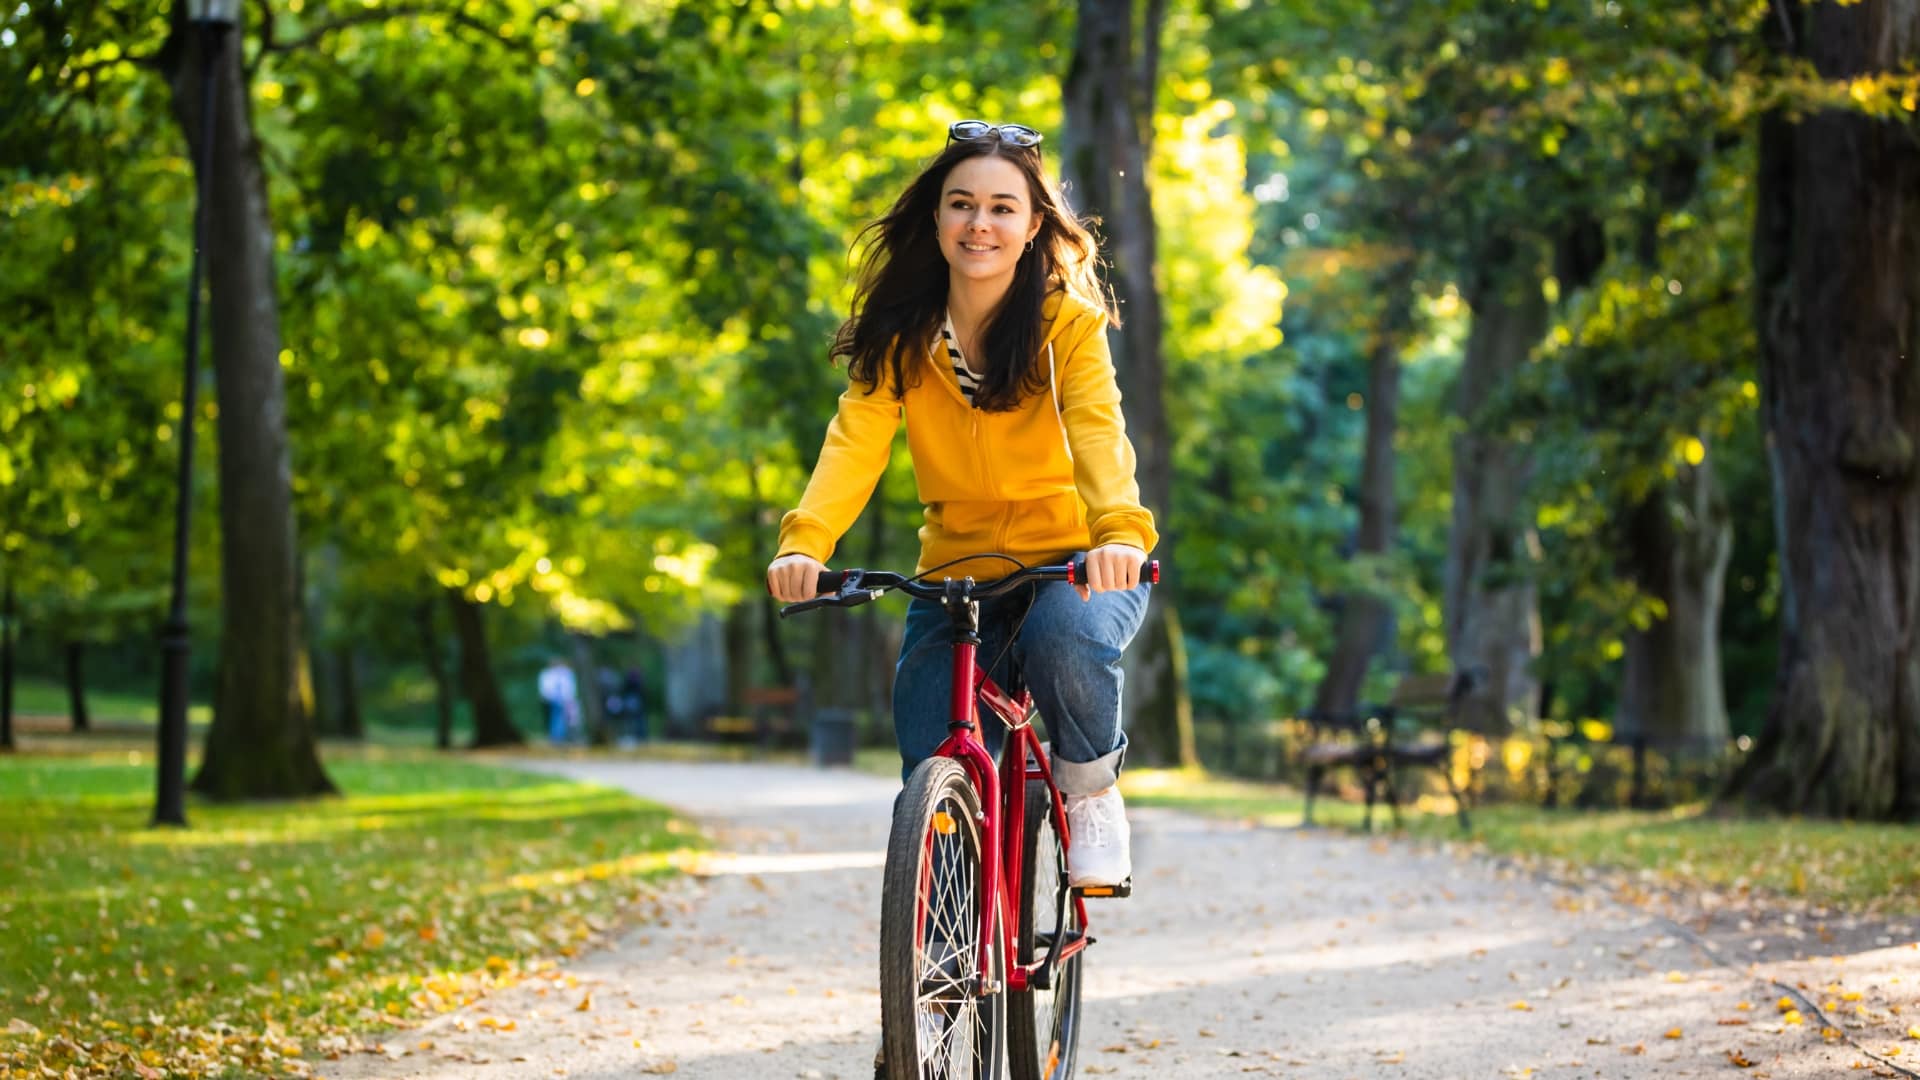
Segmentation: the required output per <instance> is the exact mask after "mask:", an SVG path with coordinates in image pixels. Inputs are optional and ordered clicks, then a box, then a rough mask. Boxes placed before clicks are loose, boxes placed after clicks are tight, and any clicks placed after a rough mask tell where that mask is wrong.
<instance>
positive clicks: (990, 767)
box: [933, 640, 1090, 993]
mask: <svg viewBox="0 0 1920 1080" xmlns="http://www.w3.org/2000/svg"><path fill="white" fill-rule="evenodd" d="M979 650H980V646H979V645H978V643H976V642H971V641H964V640H961V641H956V642H954V645H953V681H952V686H953V701H952V706H951V709H950V713H949V719H948V721H947V727H948V734H947V737H946V739H945V740H944V741H943V742H941V744H940V745H939V746H938V747H937V748H936V749H935V750H934V751H933V756H934V757H948V758H952V759H954V760H955V761H958V762H959V763H960V765H961V767H962V768H964V769H965V770H966V771H967V776H968V778H969V779H971V780H972V781H973V786H974V789H975V790H977V791H978V792H980V807H981V810H980V812H981V815H982V821H981V822H980V836H981V847H982V852H981V856H982V857H981V860H980V861H981V871H980V892H981V904H980V955H979V956H978V957H976V960H977V961H978V963H979V967H978V968H976V969H975V970H977V971H980V972H983V973H984V972H989V971H992V970H993V967H992V965H991V964H989V963H988V961H989V959H990V958H991V956H990V954H989V953H988V952H987V950H988V949H990V948H993V947H995V946H996V945H997V946H998V947H999V948H1000V950H1001V955H1002V957H1003V958H1004V959H1005V961H1006V965H1005V967H1003V968H1002V969H1001V970H1003V971H1005V972H1006V973H1007V986H1006V989H1008V990H1012V991H1016V992H1018V991H1024V990H1028V989H1032V988H1033V986H1034V983H1033V977H1034V973H1035V972H1037V971H1039V970H1040V969H1041V968H1043V967H1045V966H1046V965H1047V964H1048V963H1061V962H1064V961H1065V960H1066V959H1067V958H1068V957H1071V956H1073V955H1074V954H1075V953H1077V952H1079V951H1080V950H1082V949H1084V948H1086V947H1087V942H1088V941H1089V940H1090V939H1089V938H1088V937H1087V906H1086V901H1085V900H1084V899H1082V898H1081V897H1080V896H1079V895H1077V894H1074V895H1072V896H1071V901H1072V903H1073V905H1074V915H1075V917H1076V918H1077V919H1078V924H1077V925H1078V926H1079V927H1080V933H1079V935H1078V936H1076V937H1074V938H1073V939H1071V940H1067V941H1062V942H1058V943H1057V944H1056V947H1055V948H1054V949H1051V950H1049V951H1048V954H1047V955H1046V956H1040V957H1035V958H1034V959H1033V960H1032V961H1031V962H1029V963H1026V964H1016V963H1015V956H1014V948H1013V939H1014V935H1015V934H1017V933H1018V932H1019V931H1018V927H1019V921H1018V920H1019V902H1018V899H1017V898H1018V897H1019V896H1020V891H1021V885H1022V879H1021V875H1022V873H1023V872H1024V868H1023V867H1022V865H1021V860H1020V853H1021V848H1022V847H1023V844H1022V842H1021V839H1022V837H1024V836H1025V834H1026V827H1027V825H1026V819H1027V781H1029V780H1043V781H1045V782H1046V785H1047V787H1048V788H1049V789H1052V790H1053V792H1054V797H1053V799H1051V800H1050V802H1051V804H1052V806H1053V827H1054V829H1055V830H1056V831H1057V832H1058V833H1059V835H1060V839H1061V842H1062V843H1063V844H1065V845H1068V846H1071V844H1072V837H1070V836H1069V835H1068V833H1067V814H1066V808H1065V806H1064V804H1063V800H1062V799H1061V798H1060V797H1059V789H1058V788H1055V787H1054V786H1053V770H1052V768H1051V767H1050V766H1049V765H1048V764H1047V758H1046V755H1045V754H1044V753H1043V752H1042V751H1041V749H1040V740H1039V739H1038V738H1036V737H1035V736H1034V734H1033V723H1032V720H1033V695H1032V694H1031V693H1029V692H1027V691H1024V690H1023V691H1021V692H1020V694H1019V696H1017V697H1013V696H1009V695H1008V694H1007V693H1006V692H1005V691H1003V690H1001V689H1000V687H999V686H998V685H996V684H995V683H994V681H993V680H992V679H991V678H988V676H987V673H986V672H985V671H982V670H981V669H980V666H979ZM982 701H984V702H986V705H987V708H988V709H990V710H992V712H993V713H994V714H995V715H996V716H998V717H999V718H1000V719H1001V720H1002V721H1004V722H1005V723H1006V725H1007V745H1006V746H1005V747H1004V748H1002V750H1001V755H1000V764H999V766H998V768H997V769H996V767H995V765H994V762H993V755H991V754H989V753H987V748H986V745H985V743H983V742H982V741H981V738H980V715H979V708H978V704H979V702H982ZM1003 839H1006V840H1008V841H1010V842H1008V843H1006V844H1003V843H1002V840H1003ZM996 910H998V911H999V912H1001V914H1002V916H1003V918H1002V919H1001V922H1000V926H1001V935H1000V939H999V940H998V941H997V942H996V941H995V940H994V938H993V915H994V912H995V911H996ZM982 981H983V985H982V986H981V988H980V989H981V992H982V993H994V992H996V991H998V990H999V989H1000V987H997V986H992V985H988V984H986V983H985V975H984V974H983V975H982Z"/></svg>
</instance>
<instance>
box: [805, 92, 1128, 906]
mask: <svg viewBox="0 0 1920 1080" xmlns="http://www.w3.org/2000/svg"><path fill="white" fill-rule="evenodd" d="M1040 141H1041V137H1040V134H1039V133H1038V132H1036V131H1034V130H1032V129H1031V128H1026V127H1022V126H1019V125H1014V124H1004V125H998V126H994V125H989V124H986V123H982V122H979V121H962V122H961V123H958V124H954V125H953V126H952V128H951V129H950V130H949V132H948V141H947V145H946V148H945V149H944V150H942V151H941V153H940V155H939V156H938V157H936V158H935V159H934V160H933V162H932V163H931V164H929V165H928V166H927V167H926V168H925V169H924V170H922V171H921V173H920V174H919V175H918V176H916V177H915V178H914V179H913V181H912V183H910V184H909V185H908V186H907V189H906V190H905V191H904V192H903V193H902V194H901V195H900V197H899V199H898V200H897V201H896V202H895V203H894V205H893V208H892V209H891V210H890V211H889V212H888V213H887V214H886V216H884V217H882V218H881V219H880V220H879V221H876V222H874V223H873V224H871V225H869V226H868V227H867V228H866V229H865V230H863V231H862V233H861V236H862V239H863V243H864V247H865V252H864V256H863V258H862V260H861V266H860V273H859V278H858V283H857V289H856V294H855V299H854V303H853V308H852V314H851V317H849V318H848V319H847V321H846V323H845V324H844V325H842V326H841V328H840V332H839V333H838V335H836V337H835V339H834V342H833V347H832V349H831V356H832V357H833V358H834V359H835V360H839V359H841V358H844V359H846V361H847V368H848V375H849V382H850V385H849V386H848V388H847V390H846V392H845V393H843V394H842V395H841V396H840V403H839V408H838V411H837V412H836V414H835V415H834V418H833V420H832V422H831V423H830V424H829V425H828V427H827V435H826V442H825V445H824V446H823V447H822V448H821V452H820V460H819V463H818V464H817V465H816V466H815V467H814V471H813V476H812V479H811V480H810V481H809V482H808V484H807V488H806V492H805V494H804V495H802V496H801V499H800V505H799V507H798V508H797V509H795V510H793V511H792V512H790V513H788V514H787V515H786V516H785V517H784V518H783V519H782V520H781V523H780V546H779V552H780V554H779V557H778V558H776V559H775V560H774V561H773V563H772V565H770V566H769V567H768V568H767V587H768V589H769V590H770V591H771V592H772V593H773V595H774V597H775V598H776V599H778V600H780V601H782V602H784V603H793V602H798V601H802V600H806V599H809V598H811V597H813V596H814V594H815V589H816V585H817V582H818V580H819V575H820V574H821V572H823V571H824V570H825V569H826V567H825V565H824V564H825V563H826V561H827V559H829V558H830V557H831V556H832V554H833V550H834V546H835V545H836V544H837V543H838V541H839V539H840V537H841V536H842V535H844V534H845V533H846V531H847V529H849V528H850V527H852V525H853V523H854V521H855V519H856V518H858V517H859V515H860V512H861V510H862V509H863V508H864V507H865V505H866V502H867V500H868V498H869V497H871V495H872V494H873V489H874V487H875V485H876V484H877V483H878V482H879V479H880V476H881V473H882V472H883V471H884V470H885V468H886V464H887V460H888V458H889V456H890V454H891V447H892V443H893V437H894V432H895V430H896V429H897V428H898V427H899V425H900V420H901V417H902V416H903V415H904V416H905V417H906V419H907V442H908V447H909V449H910V450H911V452H912V455H913V468H914V476H915V480H916V482H917V485H918V488H919V495H920V500H921V502H922V503H924V504H925V506H926V515H925V524H924V525H922V526H921V528H920V544H921V549H920V563H919V570H920V571H921V572H923V573H924V572H928V571H934V572H935V574H936V576H950V577H953V578H956V579H957V578H960V577H962V576H971V577H973V578H975V579H976V580H980V581H988V580H994V579H997V578H1000V577H1004V576H1006V575H1007V574H1008V573H1009V572H1010V571H1012V570H1014V569H1016V568H1017V563H1016V562H1015V561H1012V560H1017V561H1018V563H1026V564H1032V563H1057V562H1061V561H1063V560H1064V559H1065V558H1066V557H1067V556H1068V555H1070V554H1072V553H1074V552H1077V551H1086V552H1087V561H1086V567H1087V576H1086V579H1085V581H1084V582H1080V583H1075V584H1069V583H1067V582H1064V581H1049V582H1040V583H1035V584H1034V585H1032V586H1031V587H1023V588H1019V589H1016V590H1014V591H1013V592H1011V593H1009V594H1008V595H1006V596H1003V597H999V598H997V599H995V600H992V601H989V602H988V603H987V604H984V605H982V609H981V612H980V637H981V640H982V644H981V648H980V652H979V655H980V656H981V657H982V663H983V666H986V665H987V664H989V663H991V662H992V658H995V657H1002V656H1005V655H1007V654H1008V653H1009V652H1010V653H1011V656H1012V658H1013V661H1014V663H1016V664H1018V665H1020V666H1021V668H1022V670H1023V671H1024V678H1025V682H1026V685H1027V686H1028V687H1029V688H1030V689H1031V691H1032V693H1033V696H1034V701H1035V703H1036V704H1037V706H1038V708H1039V711H1040V715H1041V717H1042V718H1043V720H1044V723H1045V725H1046V727H1047V731H1048V734H1049V735H1050V736H1051V745H1050V747H1049V757H1050V759H1051V762H1052V768H1053V777H1054V780H1055V782H1056V783H1057V784H1058V786H1059V788H1060V790H1061V791H1062V792H1063V793H1064V794H1065V795H1066V805H1067V817H1068V827H1069V828H1070V829H1071V830H1072V834H1073V844H1072V845H1071V847H1070V848H1069V850H1068V854H1067V860H1068V871H1069V875H1070V878H1071V882H1072V884H1073V885H1075V886H1087V885H1117V884H1119V883H1120V882H1122V881H1124V880H1125V879H1126V878H1127V877H1128V876H1129V875H1130V874H1131V872H1132V862H1131V858H1130V854H1129V833H1128V828H1127V823H1126V817H1125V814H1124V807H1123V806H1122V804H1121V800H1120V793H1119V792H1118V790H1116V789H1115V787H1114V784H1115V782H1116V780H1117V778H1118V774H1119V771H1120V767H1121V761H1122V758H1123V757H1124V756H1125V753H1126V745H1127V739H1126V735H1125V734H1124V733H1123V732H1122V731H1121V730H1120V694H1121V682H1122V679H1121V670H1120V657H1121V653H1122V652H1123V651H1124V650H1125V648H1126V646H1127V644H1128V643H1129V642H1130V641H1132V640H1133V636H1134V634H1135V633H1136V632H1137V631H1138V630H1139V628H1140V623H1141V619H1142V618H1143V616H1144V615H1145V612H1146V606H1147V597H1146V592H1147V589H1148V587H1149V586H1147V585H1146V584H1143V583H1142V582H1141V581H1140V570H1141V565H1142V563H1143V561H1144V560H1145V559H1146V553H1147V552H1148V551H1150V550H1151V549H1152V548H1153V545H1154V542H1155V540H1156V539H1157V534H1156V532H1155V531H1154V522H1153V515H1152V514H1151V513H1149V512H1148V511H1147V509H1146V508H1145V507H1144V506H1142V505H1141V502H1140V489H1139V485H1138V484H1137V483H1136V482H1135V479H1134V453H1133V446H1132V444H1130V443H1129V442H1128V441H1127V436H1126V425H1125V421H1124V419H1123V417H1122V414H1121V410H1120V389H1119V385H1118V383H1117V381H1116V379H1115V374H1114V367H1113V361H1112V358H1111V356H1110V355H1109V353H1108V348H1107V337H1106V330H1107V326H1108V324H1109V323H1110V322H1116V321H1117V320H1116V318H1115V316H1114V314H1113V311H1112V309H1111V306H1110V301H1109V299H1108V297H1109V293H1108V290H1107V288H1106V286H1105V285H1104V284H1103V283H1102V282H1101V280H1100V277H1099V274H1098V265H1097V263H1098V248H1097V246H1096V244H1095V242H1094V239H1093V237H1092V235H1091V234H1090V233H1089V232H1088V231H1087V229H1086V228H1085V226H1083V225H1082V224H1081V222H1080V221H1079V220H1078V219H1077V218H1076V217H1075V215H1074V214H1073V212H1072V211H1071V210H1069V209H1068V208H1067V206H1066V204H1065V201H1064V199H1063V198H1062V197H1061V195H1060V192H1059V189H1058V188H1057V187H1056V186H1055V184H1054V182H1053V181H1052V179H1051V178H1049V177H1048V176H1047V175H1046V173H1045V172H1044V171H1043V169H1042V165H1041V159H1040V150H1039V144H1040ZM984 553H998V554H999V555H1001V556H1008V557H1011V558H1010V559H1007V560H1002V559H992V558H974V556H979V555H982V554H984ZM951 632H952V631H951V627H950V623H949V621H948V618H947V615H946V613H945V612H944V611H943V610H942V609H941V606H940V605H939V604H938V603H935V602H933V601H930V600H920V599H916V600H915V601H914V602H913V603H912V605H911V606H910V607H909V608H908V612H907V630H906V636H905V639H904V640H903V642H902V644H901V648H900V658H899V662H898V665H897V666H896V669H895V673H894V690H893V720H894V731H895V734H896V736H897V737H898V739H899V745H900V757H901V763H902V772H901V775H902V776H903V777H904V776H906V775H907V774H909V773H910V772H911V771H912V770H913V767H914V766H915V765H917V764H918V763H919V762H920V761H921V760H922V759H923V758H925V757H926V756H927V755H928V754H930V753H931V752H932V751H933V750H934V749H935V748H936V747H938V746H939V744H940V743H941V741H942V740H944V739H945V738H946V737H947V734H948V730H947V715H948V709H947V703H948V701H949V700H950V696H949V685H948V684H949V682H950V681H951V678H952V673H951V670H950V667H949V650H948V648H947V646H948V645H949V644H950V642H949V640H948V638H949V637H950V635H951ZM993 674H994V675H995V677H996V678H999V677H1000V676H999V674H998V672H994V673H993ZM982 734H983V736H984V737H985V740H986V743H987V747H988V749H989V750H991V751H996V752H997V751H998V749H999V745H998V744H999V742H1000V741H1001V736H1002V734H1003V732H1002V731H1001V730H1000V728H999V727H998V726H997V725H988V726H987V728H986V730H985V731H983V732H982Z"/></svg>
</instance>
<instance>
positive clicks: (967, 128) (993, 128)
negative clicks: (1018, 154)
mask: <svg viewBox="0 0 1920 1080" xmlns="http://www.w3.org/2000/svg"><path fill="white" fill-rule="evenodd" d="M995 135H998V136H999V137H1000V141H1001V142H1003V143H1006V144H1008V145H1010V146H1039V145H1040V133H1039V132H1037V131H1035V130H1033V129H1032V128H1030V127H1028V126H1026V125H1025V124H989V123H987V122H986V121H985V120H958V121H955V122H954V123H953V124H952V125H950V126H949V127H948V128H947V141H948V142H949V143H951V142H953V141H954V140H956V139H958V140H960V141H961V142H972V141H973V140H975V139H986V138H991V137H993V136H995Z"/></svg>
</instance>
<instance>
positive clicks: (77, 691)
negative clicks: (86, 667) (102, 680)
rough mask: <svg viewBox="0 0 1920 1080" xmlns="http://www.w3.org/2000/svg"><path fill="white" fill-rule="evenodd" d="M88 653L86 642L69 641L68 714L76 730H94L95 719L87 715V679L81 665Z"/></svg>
mask: <svg viewBox="0 0 1920 1080" xmlns="http://www.w3.org/2000/svg"><path fill="white" fill-rule="evenodd" d="M86 654H87V645H86V642H83V641H69V642H67V716H68V718H69V719H70V720H71V721H72V723H73V730H74V731H75V732H81V731H91V730H93V720H92V718H91V717H89V716H88V715H87V680H86V676H85V675H84V674H82V671H83V668H82V666H81V661H82V659H83V658H85V656H86Z"/></svg>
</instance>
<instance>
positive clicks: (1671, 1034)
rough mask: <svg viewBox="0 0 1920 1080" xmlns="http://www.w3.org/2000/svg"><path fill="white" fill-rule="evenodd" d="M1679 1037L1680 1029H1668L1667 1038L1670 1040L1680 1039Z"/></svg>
mask: <svg viewBox="0 0 1920 1080" xmlns="http://www.w3.org/2000/svg"><path fill="white" fill-rule="evenodd" d="M1679 1037H1680V1029H1679V1028H1668V1029H1667V1034H1666V1038H1669V1039H1677V1038H1679Z"/></svg>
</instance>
